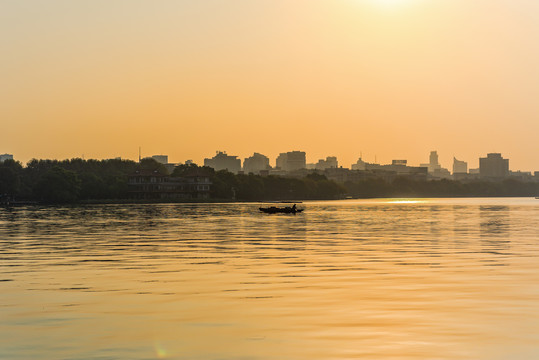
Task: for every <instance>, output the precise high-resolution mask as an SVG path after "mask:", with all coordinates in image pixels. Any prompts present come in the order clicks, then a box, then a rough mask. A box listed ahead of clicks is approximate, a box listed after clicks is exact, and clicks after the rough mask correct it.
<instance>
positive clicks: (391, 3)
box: [371, 0, 407, 7]
mask: <svg viewBox="0 0 539 360" xmlns="http://www.w3.org/2000/svg"><path fill="white" fill-rule="evenodd" d="M371 1H372V2H373V3H374V4H376V5H379V6H383V7H395V6H398V5H402V4H404V3H406V2H407V0H371Z"/></svg>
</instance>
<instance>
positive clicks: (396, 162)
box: [391, 160, 408, 166]
mask: <svg viewBox="0 0 539 360" xmlns="http://www.w3.org/2000/svg"><path fill="white" fill-rule="evenodd" d="M407 164H408V160H393V161H391V165H402V166H406V165H407Z"/></svg>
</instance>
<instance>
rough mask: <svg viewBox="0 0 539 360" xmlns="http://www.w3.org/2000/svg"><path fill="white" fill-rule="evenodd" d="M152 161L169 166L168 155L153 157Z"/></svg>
mask: <svg viewBox="0 0 539 360" xmlns="http://www.w3.org/2000/svg"><path fill="white" fill-rule="evenodd" d="M152 159H154V160H155V161H157V162H158V163H160V164H168V155H152Z"/></svg>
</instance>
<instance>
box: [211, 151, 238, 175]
mask: <svg viewBox="0 0 539 360" xmlns="http://www.w3.org/2000/svg"><path fill="white" fill-rule="evenodd" d="M204 166H208V167H211V168H213V169H215V171H219V170H228V171H230V172H231V173H234V174H237V173H239V172H240V171H241V160H240V159H238V157H237V156H231V155H227V153H226V152H224V151H217V154H216V155H215V156H214V157H212V158H211V159H207V158H206V159H204Z"/></svg>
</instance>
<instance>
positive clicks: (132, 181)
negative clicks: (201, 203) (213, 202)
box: [127, 169, 211, 200]
mask: <svg viewBox="0 0 539 360" xmlns="http://www.w3.org/2000/svg"><path fill="white" fill-rule="evenodd" d="M127 184H128V192H129V195H130V197H131V198H132V199H148V200H175V199H178V200H179V199H208V198H209V197H210V186H211V182H210V178H209V174H207V173H206V172H205V171H203V170H200V169H198V170H194V171H193V172H191V173H189V174H187V175H186V176H184V177H171V176H168V175H167V174H163V173H161V172H159V170H148V169H142V170H137V171H135V172H134V173H132V174H130V175H129V176H128V180H127Z"/></svg>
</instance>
